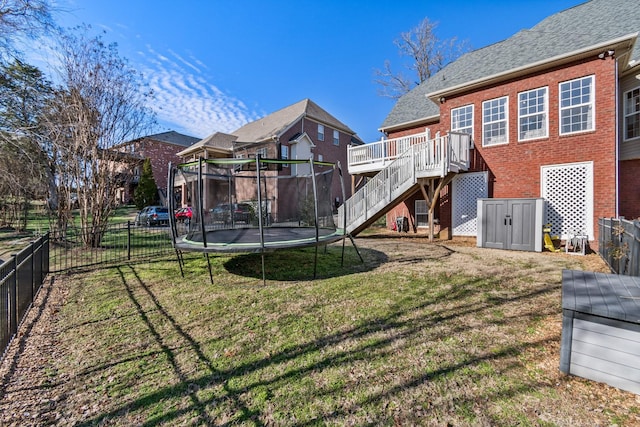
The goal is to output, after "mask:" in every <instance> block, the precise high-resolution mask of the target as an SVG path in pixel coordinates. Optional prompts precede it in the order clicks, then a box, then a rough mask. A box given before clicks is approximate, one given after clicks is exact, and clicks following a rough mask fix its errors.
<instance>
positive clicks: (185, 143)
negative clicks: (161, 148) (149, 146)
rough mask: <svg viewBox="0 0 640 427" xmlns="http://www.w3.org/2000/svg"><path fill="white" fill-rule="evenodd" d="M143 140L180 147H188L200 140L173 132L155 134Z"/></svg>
mask: <svg viewBox="0 0 640 427" xmlns="http://www.w3.org/2000/svg"><path fill="white" fill-rule="evenodd" d="M144 138H147V139H153V140H154V141H161V142H166V143H169V144H174V145H180V146H182V147H189V146H191V145H193V144H195V143H196V142H198V141H200V138H196V137H194V136H189V135H184V134H181V133H178V132H176V131H173V130H171V131H168V132H162V133H156V134H154V135H147V136H145V137H144Z"/></svg>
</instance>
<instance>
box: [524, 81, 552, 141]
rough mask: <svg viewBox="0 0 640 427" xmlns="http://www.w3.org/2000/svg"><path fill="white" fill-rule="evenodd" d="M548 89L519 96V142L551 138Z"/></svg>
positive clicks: (544, 88) (530, 91)
mask: <svg viewBox="0 0 640 427" xmlns="http://www.w3.org/2000/svg"><path fill="white" fill-rule="evenodd" d="M548 93H549V90H548V88H546V87H541V88H538V89H533V90H529V91H527V92H520V93H519V94H518V141H526V140H529V139H537V138H546V137H548V136H549V134H548V128H549V114H548V113H547V111H548V96H547V94H548Z"/></svg>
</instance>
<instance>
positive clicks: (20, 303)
mask: <svg viewBox="0 0 640 427" xmlns="http://www.w3.org/2000/svg"><path fill="white" fill-rule="evenodd" d="M49 237H50V236H49V233H47V234H45V235H44V236H42V237H40V238H38V239H36V240H35V241H34V242H32V243H31V244H29V246H27V247H26V248H24V249H22V250H21V251H20V252H18V253H17V254H15V255H13V256H12V257H11V259H9V260H7V261H6V262H4V263H3V264H2V265H0V293H1V295H2V297H1V301H0V328H1V330H0V355H2V356H4V352H5V351H6V349H7V346H8V345H9V343H10V342H11V339H12V338H13V337H14V336H15V334H16V333H17V331H18V326H19V325H20V323H21V322H22V320H23V319H24V316H25V315H26V314H27V312H28V311H29V308H30V307H31V304H32V303H33V300H34V299H35V297H36V295H37V294H38V291H39V290H40V288H41V287H42V282H43V281H44V279H45V277H46V275H47V273H48V272H49ZM0 359H1V358H0Z"/></svg>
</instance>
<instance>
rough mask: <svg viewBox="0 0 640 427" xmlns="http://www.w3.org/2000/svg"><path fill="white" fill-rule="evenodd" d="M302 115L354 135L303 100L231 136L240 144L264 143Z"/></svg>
mask: <svg viewBox="0 0 640 427" xmlns="http://www.w3.org/2000/svg"><path fill="white" fill-rule="evenodd" d="M304 115H306V117H309V118H311V119H313V120H316V121H318V122H320V123H323V124H325V125H327V126H329V127H331V128H334V129H338V130H341V131H343V132H345V133H348V134H351V135H354V134H355V132H354V131H352V130H351V129H349V127H348V126H347V125H345V124H344V123H342V122H341V121H339V120H338V119H336V118H335V117H333V116H332V115H331V114H329V113H327V112H326V111H325V110H323V109H322V108H320V106H318V104H316V103H315V102H313V101H311V100H310V99H303V100H302V101H299V102H296V103H295V104H292V105H289V106H288V107H285V108H283V109H281V110H278V111H276V112H274V113H271V114H269V115H267V116H265V117H263V118H261V119H258V120H256V121H253V122H251V123H247V124H246V125H244V126H242V127H241V128H240V129H238V130H236V131H234V132H232V134H233V135H235V136H237V137H238V141H241V142H261V141H266V140H268V139H270V138H271V137H273V136H274V135H275V136H280V135H281V134H282V133H283V132H284V131H286V130H287V129H288V128H289V127H290V126H291V125H292V124H294V123H295V122H297V121H298V120H299V119H300V118H301V117H302V116H304Z"/></svg>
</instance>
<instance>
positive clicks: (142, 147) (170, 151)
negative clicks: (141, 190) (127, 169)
mask: <svg viewBox="0 0 640 427" xmlns="http://www.w3.org/2000/svg"><path fill="white" fill-rule="evenodd" d="M185 148H186V147H183V146H181V145H174V144H169V143H166V142H160V141H155V140H152V139H146V138H145V139H143V140H142V141H139V142H138V143H137V145H136V152H137V153H139V154H141V155H142V156H144V157H148V158H149V159H151V169H152V171H153V179H154V180H155V181H156V186H157V187H158V188H159V189H164V190H166V189H167V173H168V172H169V162H171V163H172V164H174V165H175V164H178V163H180V162H181V159H180V157H178V156H176V153H179V152H180V151H182V150H184V149H185Z"/></svg>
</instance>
